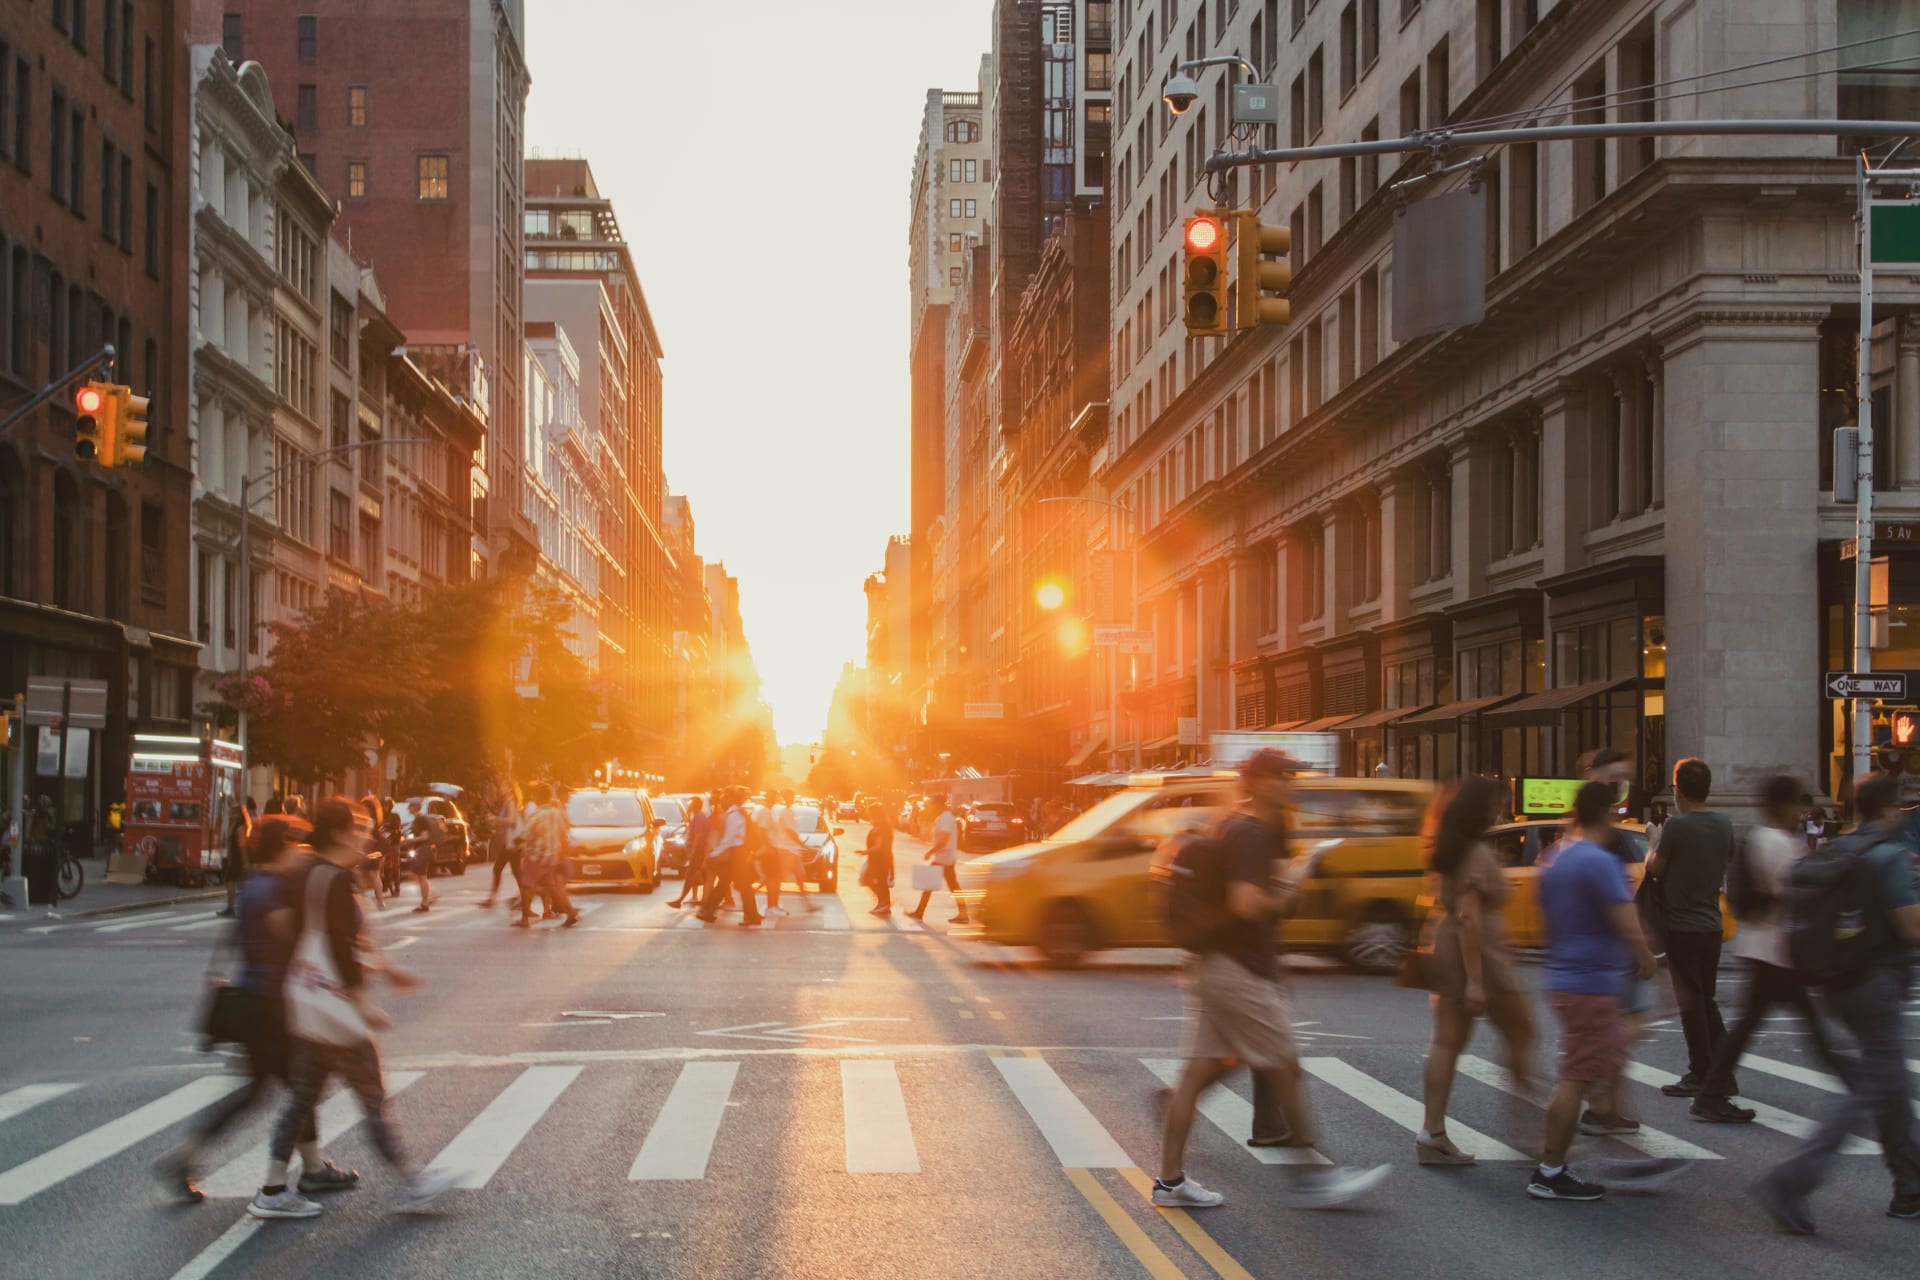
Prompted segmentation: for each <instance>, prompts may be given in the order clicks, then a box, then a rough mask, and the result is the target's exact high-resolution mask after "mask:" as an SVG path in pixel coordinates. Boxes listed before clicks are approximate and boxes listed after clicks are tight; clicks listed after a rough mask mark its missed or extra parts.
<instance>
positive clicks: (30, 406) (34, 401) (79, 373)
mask: <svg viewBox="0 0 1920 1280" xmlns="http://www.w3.org/2000/svg"><path fill="white" fill-rule="evenodd" d="M115 354H116V353H115V352H114V349H113V344H112V343H111V342H109V343H108V344H107V345H105V346H104V347H101V348H100V350H98V351H96V352H94V353H93V354H92V355H91V356H88V357H87V358H86V359H85V360H82V361H81V362H80V363H79V364H76V365H75V366H73V368H71V369H69V370H67V371H66V372H65V373H63V374H61V375H60V376H59V377H58V378H55V379H54V380H53V381H52V382H49V383H48V384H47V385H46V386H44V387H42V388H40V389H39V390H38V391H36V392H34V393H33V397H32V398H31V399H29V400H27V401H25V402H23V403H21V404H17V405H15V406H14V407H13V408H11V409H9V410H7V415H6V417H4V418H0V431H5V430H6V429H7V428H8V427H11V426H12V425H13V424H14V423H16V422H18V421H20V419H22V418H24V417H26V416H27V415H28V414H30V413H32V412H33V411H34V410H35V409H38V408H39V407H40V406H41V405H43V404H45V403H46V402H47V401H49V400H51V399H53V398H54V397H55V396H57V395H59V394H60V393H61V392H63V391H65V390H66V389H67V388H68V387H70V386H72V385H73V384H74V383H76V382H82V381H85V380H87V379H89V378H106V377H108V376H110V374H111V372H112V367H113V358H114V355H115Z"/></svg>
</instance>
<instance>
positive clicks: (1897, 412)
mask: <svg viewBox="0 0 1920 1280" xmlns="http://www.w3.org/2000/svg"><path fill="white" fill-rule="evenodd" d="M1894 344H1895V345H1894V351H1895V356H1896V359H1895V363H1894V367H1893V422H1892V424H1890V425H1892V427H1893V436H1894V444H1895V448H1894V453H1893V457H1894V464H1895V466H1896V467H1897V468H1898V470H1897V472H1896V484H1897V485H1898V487H1900V488H1902V489H1920V323H1917V322H1916V321H1915V320H1914V319H1913V318H1911V317H1907V316H1903V317H1901V318H1900V319H1899V320H1898V321H1897V322H1895V327H1894ZM1878 425H1879V424H1878V423H1876V424H1875V426H1876V427H1877V426H1878Z"/></svg>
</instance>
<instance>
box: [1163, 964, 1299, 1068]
mask: <svg viewBox="0 0 1920 1280" xmlns="http://www.w3.org/2000/svg"><path fill="white" fill-rule="evenodd" d="M1186 984H1187V1013H1188V1015H1189V1017H1190V1018H1191V1019H1192V1020H1191V1021H1190V1022H1188V1023H1187V1037H1186V1056H1187V1057H1189V1058H1212V1059H1214V1060H1216V1061H1220V1062H1225V1061H1229V1060H1232V1061H1234V1062H1237V1063H1239V1064H1240V1065H1242V1066H1248V1067H1252V1068H1254V1069H1255V1070H1257V1071H1268V1070H1272V1069H1273V1068H1276V1067H1284V1066H1289V1065H1291V1064H1292V1063H1293V1062H1295V1061H1296V1060H1297V1059H1298V1058H1299V1051H1298V1049H1297V1048H1296V1047H1295V1045H1294V1041H1293V1019H1292V1017H1291V1014H1290V1011H1289V1010H1288V1008H1287V995H1286V989H1285V988H1284V987H1282V986H1281V985H1280V984H1279V983H1278V982H1276V981H1273V980H1271V979H1268V978H1262V977H1260V976H1259V975H1257V974H1254V973H1250V972H1248V970H1247V969H1246V967H1245V966H1244V965H1242V964H1241V963H1240V962H1239V961H1237V960H1234V959H1232V958H1230V957H1228V956H1224V955H1221V954H1220V953H1218V952H1208V953H1206V954H1204V955H1200V956H1196V957H1194V958H1193V959H1192V960H1190V961H1188V963H1187V971H1186Z"/></svg>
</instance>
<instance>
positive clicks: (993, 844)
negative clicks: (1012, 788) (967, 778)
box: [959, 800, 1027, 853]
mask: <svg viewBox="0 0 1920 1280" xmlns="http://www.w3.org/2000/svg"><path fill="white" fill-rule="evenodd" d="M959 819H960V852H962V853H991V852H992V851H993V850H995V849H1004V848H1006V847H1007V846H1008V845H1010V844H1023V843H1025V842H1026V839H1027V820H1026V819H1025V818H1023V817H1021V816H1020V811H1019V810H1018V809H1016V808H1014V806H1013V805H1012V804H1011V803H1010V802H1008V801H1005V800H980V801H976V802H975V803H973V804H970V805H968V806H967V807H966V808H964V809H962V810H961V811H960V814H959Z"/></svg>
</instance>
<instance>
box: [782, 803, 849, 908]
mask: <svg viewBox="0 0 1920 1280" xmlns="http://www.w3.org/2000/svg"><path fill="white" fill-rule="evenodd" d="M792 813H793V825H794V827H795V829H796V830H798V831H799V832H800V843H801V845H803V846H804V847H805V849H806V853H805V855H804V856H803V857H802V858H801V861H800V872H801V875H802V876H803V877H804V878H805V879H808V880H811V881H813V882H814V883H815V884H817V885H819V886H820V889H821V891H822V892H824V893H833V892H835V891H837V890H838V889H839V888H840V843H839V841H837V840H836V839H835V838H834V837H836V836H842V835H845V834H846V828H844V827H833V828H829V827H828V826H827V816H826V815H825V814H824V813H822V812H821V811H820V807H819V806H818V805H811V804H796V805H794V806H793V808H792Z"/></svg>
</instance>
